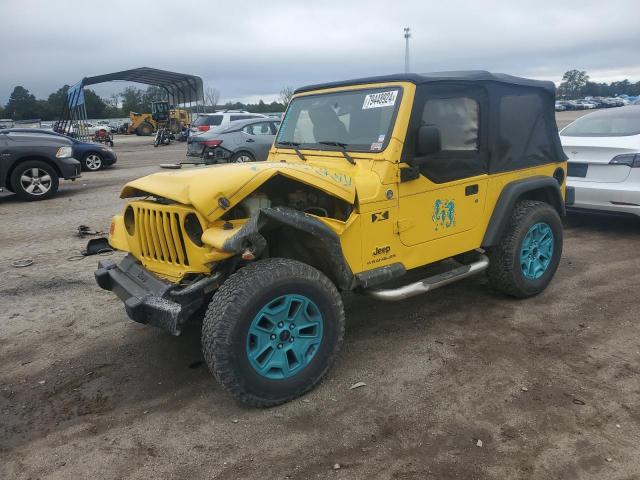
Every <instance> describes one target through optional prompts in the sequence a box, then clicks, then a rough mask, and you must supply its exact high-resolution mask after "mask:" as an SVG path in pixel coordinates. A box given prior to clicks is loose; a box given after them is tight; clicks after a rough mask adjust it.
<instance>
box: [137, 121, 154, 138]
mask: <svg viewBox="0 0 640 480" xmlns="http://www.w3.org/2000/svg"><path fill="white" fill-rule="evenodd" d="M152 133H153V125H151V124H150V123H149V122H142V123H141V124H140V125H138V128H136V135H139V136H141V137H148V136H149V135H151V134H152Z"/></svg>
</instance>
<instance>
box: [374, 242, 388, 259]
mask: <svg viewBox="0 0 640 480" xmlns="http://www.w3.org/2000/svg"><path fill="white" fill-rule="evenodd" d="M390 251H391V247H390V246H389V245H387V246H385V247H376V248H375V250H374V251H373V256H374V257H376V256H378V255H386V254H387V253H389V252H390Z"/></svg>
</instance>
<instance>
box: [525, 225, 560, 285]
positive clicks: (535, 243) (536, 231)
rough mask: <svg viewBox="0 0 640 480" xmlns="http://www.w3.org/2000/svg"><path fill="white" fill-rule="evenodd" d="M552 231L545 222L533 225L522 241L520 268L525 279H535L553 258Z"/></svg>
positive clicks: (545, 269) (544, 270) (542, 272)
mask: <svg viewBox="0 0 640 480" xmlns="http://www.w3.org/2000/svg"><path fill="white" fill-rule="evenodd" d="M553 243H554V237H553V231H552V230H551V227H550V226H549V225H548V224H547V223H543V222H541V223H536V224H535V225H533V226H532V227H531V228H530V229H529V231H528V232H527V234H526V235H525V236H524V240H523V241H522V249H521V250H520V268H521V269H522V274H523V275H524V277H525V278H526V279H527V280H537V279H538V278H540V277H541V276H542V275H544V272H546V271H547V269H548V268H549V265H550V264H551V259H552V258H553Z"/></svg>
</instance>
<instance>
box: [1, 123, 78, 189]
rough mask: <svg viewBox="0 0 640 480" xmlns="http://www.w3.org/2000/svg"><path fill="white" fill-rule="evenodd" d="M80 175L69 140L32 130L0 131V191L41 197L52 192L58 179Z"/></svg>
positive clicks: (72, 178)
mask: <svg viewBox="0 0 640 480" xmlns="http://www.w3.org/2000/svg"><path fill="white" fill-rule="evenodd" d="M79 176H80V162H79V161H77V160H76V159H74V158H73V142H72V141H71V140H69V139H68V138H65V137H63V136H59V135H50V134H45V133H39V132H37V131H34V132H33V133H30V132H21V131H12V130H2V131H0V191H1V190H2V189H3V188H6V189H7V190H10V191H12V192H14V193H15V194H16V195H18V197H20V198H22V199H23V200H44V199H46V198H50V197H52V196H53V195H55V193H56V191H57V190H58V184H59V180H60V178H64V179H70V180H74V179H76V178H78V177H79Z"/></svg>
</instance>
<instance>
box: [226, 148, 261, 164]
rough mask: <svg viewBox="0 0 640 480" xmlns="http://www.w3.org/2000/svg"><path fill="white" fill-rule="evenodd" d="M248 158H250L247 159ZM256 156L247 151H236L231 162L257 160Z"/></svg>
mask: <svg viewBox="0 0 640 480" xmlns="http://www.w3.org/2000/svg"><path fill="white" fill-rule="evenodd" d="M247 159H248V160H247ZM255 161H256V159H255V157H254V156H253V155H252V154H251V153H250V152H246V151H244V150H243V151H241V152H236V153H234V154H233V155H232V156H231V160H230V162H229V163H243V162H255Z"/></svg>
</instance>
